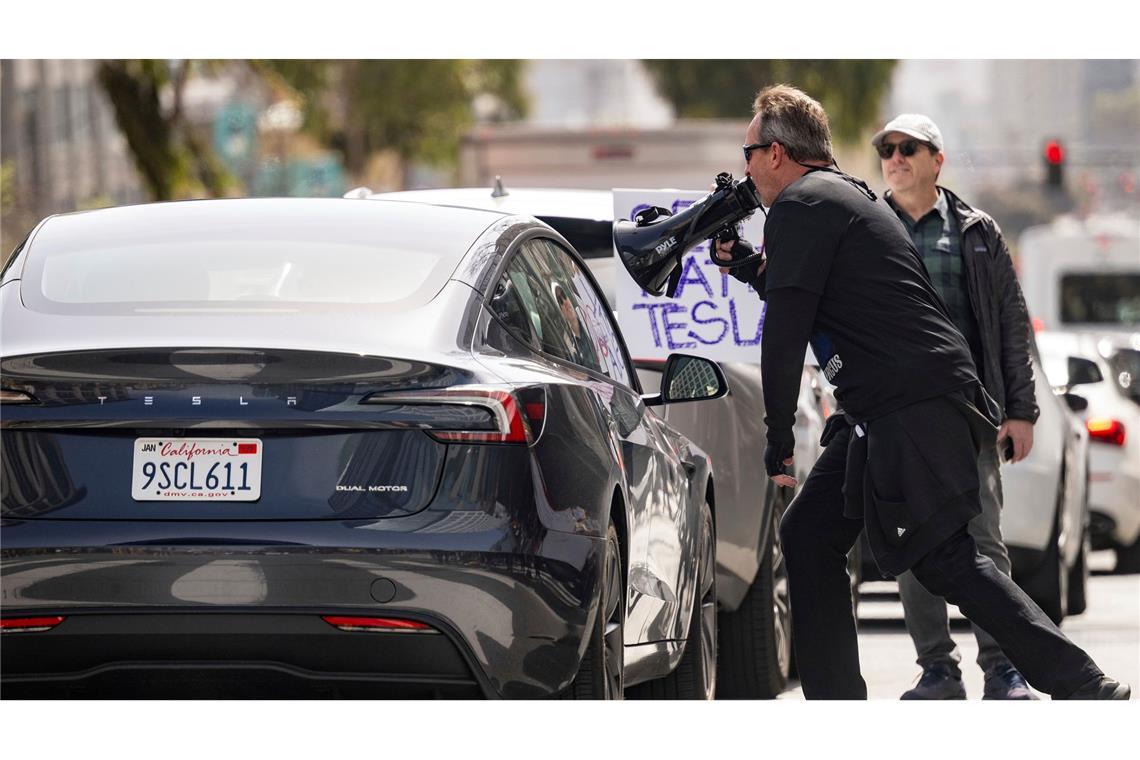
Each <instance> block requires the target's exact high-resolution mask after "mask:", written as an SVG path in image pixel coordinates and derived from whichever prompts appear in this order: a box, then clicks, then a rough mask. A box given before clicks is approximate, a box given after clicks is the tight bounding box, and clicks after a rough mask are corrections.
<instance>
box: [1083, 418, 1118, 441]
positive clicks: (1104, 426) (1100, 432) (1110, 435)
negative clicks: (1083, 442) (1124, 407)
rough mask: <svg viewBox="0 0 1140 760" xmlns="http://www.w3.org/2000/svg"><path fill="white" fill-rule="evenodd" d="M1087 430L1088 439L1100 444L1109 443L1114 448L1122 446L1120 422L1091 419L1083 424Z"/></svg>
mask: <svg viewBox="0 0 1140 760" xmlns="http://www.w3.org/2000/svg"><path fill="white" fill-rule="evenodd" d="M1085 426H1086V427H1088V430H1089V438H1090V439H1092V440H1094V441H1101V442H1102V443H1111V444H1112V445H1114V446H1123V445H1124V423H1123V422H1121V421H1120V420H1109V419H1103V418H1097V419H1091V420H1089V421H1088V422H1086V423H1085Z"/></svg>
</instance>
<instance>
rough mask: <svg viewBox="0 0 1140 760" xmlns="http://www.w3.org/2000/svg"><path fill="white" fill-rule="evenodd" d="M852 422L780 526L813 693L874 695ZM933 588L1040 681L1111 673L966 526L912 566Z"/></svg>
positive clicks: (804, 675)
mask: <svg viewBox="0 0 1140 760" xmlns="http://www.w3.org/2000/svg"><path fill="white" fill-rule="evenodd" d="M849 436H850V431H849V430H844V431H841V432H840V433H838V434H837V435H836V436H835V438H833V439H832V440H831V442H830V443H829V444H828V445H827V448H826V449H824V452H823V455H822V456H821V457H820V458H819V461H818V462H816V465H815V467H814V468H813V469H812V471H811V474H810V475H809V476H808V478H807V480H806V481H805V483H804V486H803V489H802V490H801V491H800V493H799V495H798V496H797V497H796V499H795V500H794V501H793V502H792V504H791V506H790V507H789V508H788V511H787V513H786V514H785V515H784V519H783V521H782V522H781V524H780V540H781V542H782V544H783V551H784V557H785V561H786V562H787V568H788V590H789V595H790V598H791V606H792V641H793V643H794V645H795V651H796V661H797V663H798V667H799V673H800V682H801V684H802V686H803V690H804V696H805V697H806V698H808V699H866V698H867V684H866V682H865V681H864V680H863V676H862V675H861V674H860V670H859V641H858V636H857V634H856V630H855V618H854V615H853V613H852V609H851V589H850V584H849V581H848V576H847V552H849V551H850V550H851V547H852V546H853V545H854V544H855V540H856V539H857V538H858V537H859V532H860V531H861V530H862V529H863V521H862V520H851V519H848V518H845V517H844V516H843V483H844V478H845V473H846V464H847V444H848V440H849ZM912 570H913V571H914V574H915V577H916V578H918V580H919V582H920V583H922V585H923V586H925V587H926V588H927V590H928V591H930V592H931V593H933V594H937V595H939V596H943V597H945V598H946V601H948V602H949V603H950V604H954V605H957V606H958V608H959V609H960V610H961V611H962V614H963V615H965V616H966V617H967V618H968V619H969V620H970V622H972V623H975V624H977V625H978V626H979V627H981V628H983V629H984V630H985V631H986V632H987V633H989V634H990V635H991V636H993V638H994V639H995V640H996V641H997V642H998V644H999V645H1000V646H1001V648H1002V651H1004V652H1005V653H1006V655H1007V656H1008V657H1009V659H1010V661H1011V662H1012V663H1013V664H1014V666H1015V667H1016V668H1017V669H1018V670H1019V671H1021V673H1022V675H1024V676H1025V678H1026V680H1027V681H1028V682H1029V683H1030V685H1031V686H1033V687H1034V688H1035V689H1038V690H1040V691H1043V692H1045V693H1047V694H1050V695H1052V696H1054V697H1066V696H1068V695H1069V694H1071V693H1072V692H1074V691H1076V690H1077V689H1078V688H1079V687H1081V686H1082V685H1084V684H1085V683H1087V682H1088V681H1090V680H1092V679H1093V678H1095V677H1097V676H1100V675H1102V673H1101V671H1100V669H1099V668H1098V667H1097V666H1096V664H1095V663H1094V662H1093V661H1092V660H1091V659H1090V658H1089V656H1088V655H1087V654H1085V652H1084V651H1083V650H1082V649H1080V648H1079V647H1077V646H1076V645H1075V644H1073V643H1072V642H1071V641H1069V640H1068V639H1067V638H1066V637H1065V636H1064V634H1062V633H1061V631H1060V629H1059V628H1057V626H1056V625H1054V624H1053V622H1052V621H1051V620H1049V618H1048V617H1047V616H1046V615H1045V613H1044V612H1042V611H1041V608H1040V607H1038V606H1037V605H1036V604H1035V603H1034V602H1033V601H1032V600H1031V599H1030V598H1029V597H1028V596H1026V594H1025V592H1023V591H1022V590H1021V589H1020V588H1019V587H1018V586H1017V585H1016V584H1015V583H1014V582H1013V581H1011V580H1010V579H1009V578H1007V577H1006V576H1004V575H1002V574H1001V573H1000V572H998V570H997V568H996V567H995V566H994V564H993V562H992V561H990V559H989V558H987V557H983V556H982V555H980V554H979V553H978V550H977V547H976V546H975V545H974V539H973V538H971V537H970V535H969V533H968V532H967V531H966V528H965V526H963V527H962V529H961V530H960V531H959V532H957V533H955V534H954V535H953V536H951V537H950V538H949V539H947V540H946V541H944V542H943V543H942V544H941V545H939V546H938V547H936V548H935V549H934V550H933V551H931V552H929V553H928V554H926V555H925V556H924V557H923V558H922V559H921V560H919V562H918V563H917V564H916V565H914V567H913V568H912Z"/></svg>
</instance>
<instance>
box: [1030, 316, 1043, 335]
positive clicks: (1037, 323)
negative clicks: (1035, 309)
mask: <svg viewBox="0 0 1140 760" xmlns="http://www.w3.org/2000/svg"><path fill="white" fill-rule="evenodd" d="M1030 324H1032V325H1033V332H1035V333H1039V332H1041V331H1043V330H1044V329H1045V320H1043V319H1041V317H1034V318H1033V319H1032V320H1031V321H1030Z"/></svg>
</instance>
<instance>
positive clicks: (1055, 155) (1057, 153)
mask: <svg viewBox="0 0 1140 760" xmlns="http://www.w3.org/2000/svg"><path fill="white" fill-rule="evenodd" d="M1045 160H1046V161H1047V162H1049V163H1051V164H1054V165H1059V164H1061V163H1062V162H1064V160H1065V149H1064V148H1063V147H1061V143H1060V142H1059V141H1057V140H1050V141H1049V142H1047V143H1045Z"/></svg>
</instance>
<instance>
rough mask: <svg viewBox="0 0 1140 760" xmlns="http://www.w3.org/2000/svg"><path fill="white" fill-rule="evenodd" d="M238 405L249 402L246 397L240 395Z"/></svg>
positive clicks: (244, 404) (246, 404) (245, 404)
mask: <svg viewBox="0 0 1140 760" xmlns="http://www.w3.org/2000/svg"><path fill="white" fill-rule="evenodd" d="M238 405H239V406H249V402H248V401H246V400H245V398H244V397H242V396H238Z"/></svg>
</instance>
